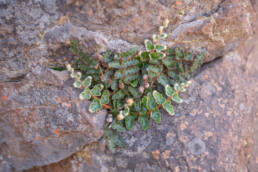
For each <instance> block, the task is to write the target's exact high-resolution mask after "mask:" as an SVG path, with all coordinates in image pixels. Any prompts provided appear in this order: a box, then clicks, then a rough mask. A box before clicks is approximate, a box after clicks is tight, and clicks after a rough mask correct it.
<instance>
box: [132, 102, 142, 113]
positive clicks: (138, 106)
mask: <svg viewBox="0 0 258 172" xmlns="http://www.w3.org/2000/svg"><path fill="white" fill-rule="evenodd" d="M133 105H134V109H135V111H136V112H140V111H141V102H140V101H135V102H134V104H133Z"/></svg>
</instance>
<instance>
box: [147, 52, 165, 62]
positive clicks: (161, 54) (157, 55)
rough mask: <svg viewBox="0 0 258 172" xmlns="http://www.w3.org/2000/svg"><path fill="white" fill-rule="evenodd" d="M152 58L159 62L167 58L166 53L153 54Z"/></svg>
mask: <svg viewBox="0 0 258 172" xmlns="http://www.w3.org/2000/svg"><path fill="white" fill-rule="evenodd" d="M150 57H151V59H153V60H158V59H162V58H164V57H165V54H164V53H161V52H153V53H150Z"/></svg>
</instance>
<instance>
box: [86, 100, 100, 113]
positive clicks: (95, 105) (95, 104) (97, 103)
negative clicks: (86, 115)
mask: <svg viewBox="0 0 258 172" xmlns="http://www.w3.org/2000/svg"><path fill="white" fill-rule="evenodd" d="M100 109H101V104H100V101H99V99H96V98H95V99H94V100H93V101H92V102H91V104H90V107H89V112H90V113H95V112H97V111H99V110H100Z"/></svg>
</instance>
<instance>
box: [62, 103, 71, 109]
mask: <svg viewBox="0 0 258 172" xmlns="http://www.w3.org/2000/svg"><path fill="white" fill-rule="evenodd" d="M63 105H64V106H65V107H67V108H69V107H71V104H70V103H63Z"/></svg>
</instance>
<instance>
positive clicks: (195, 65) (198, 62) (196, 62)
mask: <svg viewBox="0 0 258 172" xmlns="http://www.w3.org/2000/svg"><path fill="white" fill-rule="evenodd" d="M203 57H204V55H203V54H200V55H199V56H197V58H196V59H195V60H194V63H193V65H192V66H191V72H194V71H195V70H196V69H197V68H198V67H200V66H201V65H202V61H203Z"/></svg>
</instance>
